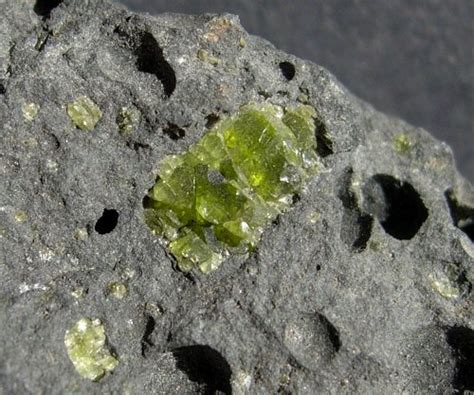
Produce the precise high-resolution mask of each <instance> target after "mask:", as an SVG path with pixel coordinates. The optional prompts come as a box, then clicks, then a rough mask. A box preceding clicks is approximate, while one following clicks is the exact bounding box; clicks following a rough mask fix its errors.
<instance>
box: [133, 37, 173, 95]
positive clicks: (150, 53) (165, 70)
mask: <svg viewBox="0 0 474 395" xmlns="http://www.w3.org/2000/svg"><path fill="white" fill-rule="evenodd" d="M134 53H135V56H136V57H137V67H138V70H139V71H141V72H143V73H148V74H153V75H155V76H156V78H158V80H160V82H161V84H162V85H163V89H164V91H165V95H166V96H168V97H170V96H171V95H172V94H173V92H174V90H175V88H176V75H175V72H174V70H173V68H172V67H171V65H170V64H169V63H168V62H167V61H166V59H165V57H164V56H163V50H162V49H161V48H160V46H159V45H158V43H157V42H156V40H155V38H154V37H153V35H152V34H151V33H149V32H143V33H142V34H141V35H140V39H139V45H138V47H137V48H136V49H135V51H134Z"/></svg>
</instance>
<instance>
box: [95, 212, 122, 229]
mask: <svg viewBox="0 0 474 395" xmlns="http://www.w3.org/2000/svg"><path fill="white" fill-rule="evenodd" d="M118 217H119V214H118V212H117V210H109V209H105V210H104V213H103V214H102V216H101V217H100V218H99V219H98V220H97V222H96V224H95V231H96V232H97V233H99V234H101V235H105V234H107V233H110V232H112V231H113V230H114V229H115V227H116V226H117V222H118Z"/></svg>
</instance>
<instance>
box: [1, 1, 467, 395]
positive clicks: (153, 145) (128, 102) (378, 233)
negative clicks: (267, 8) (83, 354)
mask: <svg viewBox="0 0 474 395" xmlns="http://www.w3.org/2000/svg"><path fill="white" fill-rule="evenodd" d="M53 5H56V7H53ZM0 14H1V15H2V18H1V20H0V119H1V122H0V125H1V126H0V129H1V130H0V133H1V139H2V146H1V158H0V160H1V162H0V164H1V166H0V169H1V179H2V182H1V186H0V240H1V256H0V284H1V286H0V342H1V352H0V388H1V390H2V391H3V392H4V393H52V394H55V393H81V394H82V393H84V394H87V393H128V394H135V393H137V394H142V393H164V394H165V393H166V394H169V393H177V394H178V393H179V394H183V393H213V392H217V393H225V394H230V393H233V394H240V393H277V392H281V393H308V394H310V393H401V392H403V391H405V392H407V393H450V392H452V391H456V390H458V391H461V390H474V379H473V377H474V372H473V360H474V357H473V352H474V350H473V349H474V346H473V343H474V314H473V310H474V303H473V299H472V293H471V288H472V281H473V278H474V265H473V259H474V246H473V239H474V231H473V227H474V192H473V187H472V185H470V184H468V183H467V182H466V181H465V180H463V179H462V178H461V177H460V176H459V175H458V173H457V171H456V169H455V166H454V163H453V158H452V153H451V150H450V149H449V147H447V146H446V145H445V144H443V143H441V142H439V141H437V140H435V139H434V138H433V137H431V136H430V135H429V134H428V133H427V132H426V131H424V130H421V129H418V128H414V127H412V126H410V125H408V124H406V123H405V122H403V121H401V120H399V119H394V118H391V117H388V116H386V115H383V114H380V113H378V112H377V111H376V110H374V109H373V108H372V107H371V106H370V105H369V104H367V103H364V102H362V101H360V100H359V99H357V98H355V97H354V96H352V95H351V94H350V93H349V92H348V91H347V90H346V89H345V88H344V87H343V86H341V85H340V83H339V82H338V81H337V80H336V79H335V78H334V77H333V76H332V75H331V74H330V73H329V72H328V71H326V70H324V69H323V68H321V67H319V66H317V65H315V64H312V63H309V62H306V61H303V60H301V59H297V58H295V57H293V56H291V55H288V54H286V53H283V52H281V51H278V50H277V49H275V48H274V47H273V46H272V45H271V44H270V43H268V42H266V41H264V40H262V39H260V38H258V37H253V36H250V35H248V34H247V33H246V32H245V31H244V30H243V28H242V27H241V26H240V24H239V21H238V18H237V17H235V16H232V15H201V16H185V15H175V14H164V15H158V16H156V17H152V16H149V15H141V14H134V13H131V12H129V11H127V10H126V9H124V8H120V7H118V6H116V5H114V4H112V3H110V2H107V1H83V2H82V1H81V2H79V1H72V0H68V1H63V2H61V1H56V2H47V1H44V0H43V1H42V0H36V1H33V0H15V1H13V0H6V1H1V2H0ZM81 97H87V98H89V99H90V100H88V101H87V103H88V106H87V109H86V110H84V111H86V113H85V114H86V116H87V114H88V112H87V111H95V110H94V109H95V108H96V107H95V106H97V109H99V110H100V116H99V113H94V116H95V118H94V120H93V122H92V123H91V124H90V125H92V130H91V131H88V130H81V129H79V128H78V127H77V126H76V124H75V123H74V122H73V120H72V119H71V117H70V115H69V114H68V110H67V108H68V105H69V104H70V103H73V102H75V101H76V100H77V99H78V98H81ZM264 101H266V102H269V103H273V104H276V105H281V106H287V105H295V104H298V103H303V104H307V105H310V106H312V107H314V109H315V110H316V112H317V114H318V115H317V129H316V132H315V138H316V139H317V142H318V152H319V155H320V161H321V163H320V170H319V173H318V175H316V176H315V177H313V178H312V179H311V180H310V182H309V183H308V184H307V186H306V188H305V190H304V191H303V192H302V193H301V194H300V195H298V196H295V199H294V204H293V206H292V208H291V209H290V210H288V211H287V212H285V213H283V214H281V215H280V216H279V217H278V218H277V220H276V221H274V222H273V223H272V224H270V225H269V226H268V227H267V228H266V230H265V232H264V234H263V236H262V239H261V242H260V244H259V245H258V247H257V249H256V250H254V251H253V252H252V253H251V254H249V255H248V256H244V257H242V256H237V255H233V256H230V257H229V258H228V259H226V261H225V262H224V263H223V264H222V266H221V267H220V268H219V269H218V270H217V271H215V272H213V273H211V274H207V275H204V274H201V273H199V272H197V271H193V272H191V273H189V274H186V275H185V274H183V273H181V272H179V271H178V270H176V267H175V262H174V258H173V257H172V256H171V255H170V254H169V251H168V249H167V247H166V245H165V244H164V243H163V240H161V239H160V238H159V237H157V236H155V235H153V234H152V233H151V232H150V229H149V228H148V227H147V226H146V225H145V223H144V219H143V212H144V208H143V199H144V197H145V196H146V194H147V191H148V190H149V189H150V188H151V187H152V186H153V184H154V182H155V177H156V169H157V165H158V163H159V162H160V160H161V159H163V158H164V157H165V156H166V155H169V154H172V153H181V152H184V151H185V150H186V149H187V148H188V147H189V146H190V145H191V144H193V143H195V142H196V141H198V140H199V139H200V138H201V137H202V136H203V135H204V134H205V133H206V131H207V130H208V128H209V127H210V126H211V125H212V124H213V123H214V122H216V121H217V120H219V119H220V118H223V117H225V116H227V115H229V114H232V113H234V112H236V111H237V110H238V109H239V107H241V106H242V105H244V104H246V103H250V102H264ZM81 111H82V110H81ZM81 114H82V115H83V114H84V113H81ZM97 118H98V119H97ZM87 125H89V124H87ZM111 284H121V285H120V288H118V289H123V290H124V292H120V293H119V294H118V293H117V294H116V295H115V296H114V293H113V292H110V289H112V288H113V289H115V288H116V287H117V285H114V286H111ZM122 285H123V286H124V287H123V288H122ZM111 287H112V288H111ZM125 290H126V292H125ZM117 295H120V297H117ZM83 317H89V318H91V319H92V318H98V319H100V322H101V323H102V324H103V325H104V328H105V331H106V337H107V347H108V349H109V350H110V352H111V353H113V355H115V356H116V357H117V359H118V361H119V363H118V366H117V367H116V368H115V369H114V370H113V371H112V372H110V373H107V374H106V375H105V376H104V377H102V378H101V380H100V381H97V382H91V381H89V380H87V379H84V378H82V377H81V376H80V375H79V374H78V373H77V372H76V370H75V369H74V365H73V364H72V363H71V361H70V360H69V358H68V354H67V350H66V347H65V345H64V335H65V333H66V331H67V330H68V329H69V328H71V327H72V326H73V325H74V324H75V323H76V322H78V321H79V320H80V319H81V318H83ZM2 391H0V392H2Z"/></svg>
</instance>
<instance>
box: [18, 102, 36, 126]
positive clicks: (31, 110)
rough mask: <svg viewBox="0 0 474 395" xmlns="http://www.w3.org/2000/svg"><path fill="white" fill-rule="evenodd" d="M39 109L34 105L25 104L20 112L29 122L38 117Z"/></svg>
mask: <svg viewBox="0 0 474 395" xmlns="http://www.w3.org/2000/svg"><path fill="white" fill-rule="evenodd" d="M39 108H40V107H39V106H38V105H37V104H36V103H25V104H23V106H22V107H21V112H22V113H23V117H24V118H25V119H26V120H27V121H30V122H31V121H33V120H34V119H35V118H36V116H37V115H38V111H39Z"/></svg>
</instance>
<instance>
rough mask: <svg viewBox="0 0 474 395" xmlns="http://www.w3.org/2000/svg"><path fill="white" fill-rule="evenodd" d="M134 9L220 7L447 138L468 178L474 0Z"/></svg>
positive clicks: (212, 8) (246, 1)
mask: <svg viewBox="0 0 474 395" xmlns="http://www.w3.org/2000/svg"><path fill="white" fill-rule="evenodd" d="M120 2H121V3H123V4H125V5H127V6H129V7H130V8H131V9H132V10H135V11H147V12H150V13H152V14H154V13H161V12H183V13H204V12H211V13H223V12H230V13H233V14H237V15H239V16H240V20H241V22H242V25H243V26H244V27H245V28H246V30H247V31H249V32H250V33H252V34H257V35H259V36H262V37H264V38H266V39H268V40H270V41H271V42H272V43H273V44H275V45H276V46H277V47H278V48H280V49H282V50H284V51H286V52H289V53H292V54H294V55H297V56H299V57H301V58H304V59H309V60H312V61H314V62H316V63H318V64H320V65H322V66H325V67H326V68H328V69H329V70H330V71H332V72H333V73H334V74H335V75H336V76H337V77H338V78H339V80H341V81H342V82H343V83H344V84H345V85H346V86H347V87H348V88H349V89H350V90H351V91H352V92H353V93H355V94H356V95H358V96H359V97H361V98H362V99H365V100H367V101H368V102H370V103H372V104H373V105H374V106H375V107H376V108H378V109H379V110H381V111H384V112H387V113H390V114H393V115H397V116H399V117H401V118H404V119H405V120H407V121H409V122H410V123H412V124H414V125H416V126H421V127H423V128H425V129H427V130H429V131H430V132H431V133H433V134H434V135H435V136H436V137H438V138H439V139H441V140H444V141H446V142H447V143H448V144H449V145H451V146H452V147H453V150H454V153H455V157H456V161H457V164H458V167H459V169H460V170H461V173H463V174H464V175H465V176H466V177H467V178H469V179H470V180H471V181H474V115H473V112H474V104H473V103H474V100H473V92H474V67H473V59H474V54H473V53H474V52H473V48H474V22H473V21H474V0H385V1H384V0H378V1H375V0H120Z"/></svg>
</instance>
